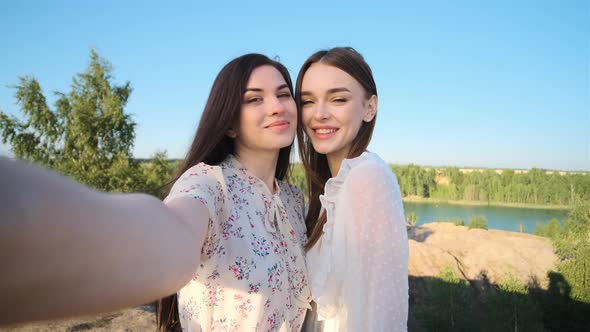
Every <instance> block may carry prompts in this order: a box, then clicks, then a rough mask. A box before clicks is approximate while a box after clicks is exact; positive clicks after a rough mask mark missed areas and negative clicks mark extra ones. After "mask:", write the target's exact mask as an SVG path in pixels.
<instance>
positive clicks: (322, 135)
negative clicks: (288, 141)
mask: <svg viewBox="0 0 590 332" xmlns="http://www.w3.org/2000/svg"><path fill="white" fill-rule="evenodd" d="M311 129H312V130H313V136H314V137H316V138H318V139H328V138H331V137H332V136H334V135H336V133H337V132H338V130H339V129H340V128H338V127H333V126H317V127H311ZM321 129H327V130H333V131H332V132H328V133H318V130H321Z"/></svg>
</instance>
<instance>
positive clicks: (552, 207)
mask: <svg viewBox="0 0 590 332" xmlns="http://www.w3.org/2000/svg"><path fill="white" fill-rule="evenodd" d="M402 200H403V201H404V202H410V203H425V204H436V203H445V204H451V205H465V206H495V207H511V208H522V209H545V210H569V209H571V206H569V205H542V204H527V203H501V202H490V203H489V204H488V202H482V201H466V200H459V201H454V200H447V199H439V198H423V197H417V196H406V197H403V198H402Z"/></svg>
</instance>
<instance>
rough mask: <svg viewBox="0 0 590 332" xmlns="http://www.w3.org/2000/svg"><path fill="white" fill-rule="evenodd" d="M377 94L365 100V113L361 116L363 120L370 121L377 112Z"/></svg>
mask: <svg viewBox="0 0 590 332" xmlns="http://www.w3.org/2000/svg"><path fill="white" fill-rule="evenodd" d="M377 101H378V100H377V96H376V95H372V96H371V98H369V101H368V102H367V107H366V109H365V115H364V116H363V121H365V122H371V121H373V119H374V118H375V115H376V114H377Z"/></svg>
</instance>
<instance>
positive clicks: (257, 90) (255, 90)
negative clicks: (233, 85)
mask: <svg viewBox="0 0 590 332" xmlns="http://www.w3.org/2000/svg"><path fill="white" fill-rule="evenodd" d="M288 87H289V85H287V84H281V85H279V86H278V87H277V91H278V90H282V89H284V88H288ZM248 91H254V92H262V91H264V90H263V89H261V88H246V90H245V91H244V93H246V92H248Z"/></svg>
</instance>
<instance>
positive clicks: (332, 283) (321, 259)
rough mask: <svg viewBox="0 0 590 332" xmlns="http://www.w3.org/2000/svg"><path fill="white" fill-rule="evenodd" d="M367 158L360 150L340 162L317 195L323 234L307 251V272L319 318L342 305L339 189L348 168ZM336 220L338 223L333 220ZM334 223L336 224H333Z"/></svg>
mask: <svg viewBox="0 0 590 332" xmlns="http://www.w3.org/2000/svg"><path fill="white" fill-rule="evenodd" d="M367 158H369V155H368V154H366V153H364V154H362V155H361V156H359V157H357V158H355V159H346V160H344V161H343V162H342V165H341V166H340V170H339V172H338V175H337V176H336V177H333V178H331V179H329V180H328V181H327V182H326V185H325V188H324V194H323V195H320V201H321V203H322V212H321V213H325V214H326V223H325V224H324V227H323V235H322V237H321V238H320V240H319V241H318V243H317V244H316V245H314V246H313V247H312V248H311V249H310V250H309V251H308V253H307V268H308V271H309V274H310V278H311V281H310V284H311V293H312V297H313V300H314V302H315V303H316V305H317V316H318V319H319V320H327V319H332V318H334V317H335V316H336V315H338V314H339V311H340V309H341V306H342V304H343V303H342V285H343V282H344V279H345V275H344V274H345V272H346V269H347V268H346V266H347V250H348V248H347V247H346V229H345V227H343V226H344V224H342V225H341V223H342V222H343V221H344V220H343V221H337V220H340V215H341V214H342V211H341V209H340V208H339V207H340V205H339V204H337V203H338V201H339V200H340V196H341V194H342V193H341V191H342V189H343V186H344V184H345V182H346V180H347V178H348V174H349V172H350V171H351V170H352V169H354V168H355V167H356V166H357V165H359V164H360V163H362V162H363V161H365V160H366V159H367ZM337 223H338V226H336V224H337ZM335 226H336V227H335Z"/></svg>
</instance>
